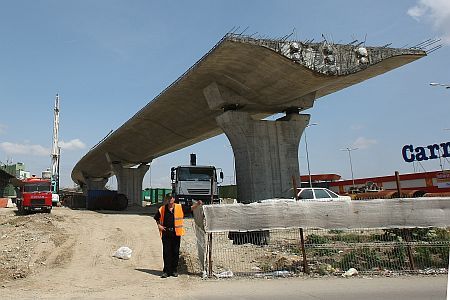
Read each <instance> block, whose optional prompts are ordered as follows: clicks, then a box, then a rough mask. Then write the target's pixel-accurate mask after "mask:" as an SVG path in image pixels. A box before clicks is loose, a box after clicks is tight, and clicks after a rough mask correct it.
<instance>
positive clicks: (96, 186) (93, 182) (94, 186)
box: [82, 177, 108, 196]
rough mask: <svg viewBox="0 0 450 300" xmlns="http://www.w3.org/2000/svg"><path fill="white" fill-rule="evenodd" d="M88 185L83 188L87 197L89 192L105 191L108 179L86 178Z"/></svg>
mask: <svg viewBox="0 0 450 300" xmlns="http://www.w3.org/2000/svg"><path fill="white" fill-rule="evenodd" d="M85 180H86V184H85V185H83V186H82V189H83V195H85V196H87V194H88V191H89V190H104V189H105V186H106V183H107V182H108V178H86V177H85Z"/></svg>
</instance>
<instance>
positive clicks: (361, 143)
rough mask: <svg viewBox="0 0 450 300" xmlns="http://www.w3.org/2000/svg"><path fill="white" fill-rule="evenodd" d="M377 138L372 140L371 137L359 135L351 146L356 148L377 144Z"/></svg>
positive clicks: (365, 147)
mask: <svg viewBox="0 0 450 300" xmlns="http://www.w3.org/2000/svg"><path fill="white" fill-rule="evenodd" d="M377 143H378V142H377V140H373V139H367V138H365V137H359V138H357V139H356V141H355V142H354V143H353V145H352V146H353V147H355V148H358V149H367V148H369V147H370V146H372V145H375V144H377Z"/></svg>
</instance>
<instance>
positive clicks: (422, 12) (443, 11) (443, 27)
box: [407, 0, 450, 45]
mask: <svg viewBox="0 0 450 300" xmlns="http://www.w3.org/2000/svg"><path fill="white" fill-rule="evenodd" d="M407 13H408V15H410V16H411V17H413V18H414V19H416V20H417V21H421V20H425V22H427V23H431V24H432V26H433V29H434V30H435V31H437V32H438V33H439V34H441V35H442V41H443V42H444V43H446V44H449V45H450V1H449V0H419V1H417V4H416V5H415V6H413V7H411V8H409V9H408V12H407Z"/></svg>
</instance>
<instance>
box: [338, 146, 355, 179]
mask: <svg viewBox="0 0 450 300" xmlns="http://www.w3.org/2000/svg"><path fill="white" fill-rule="evenodd" d="M353 150H358V148H350V147H347V148H345V149H341V151H348V159H349V160H350V171H351V172H352V184H353V186H355V178H354V177H353V164H352V156H351V154H350V152H352V151H353Z"/></svg>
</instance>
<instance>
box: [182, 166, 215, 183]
mask: <svg viewBox="0 0 450 300" xmlns="http://www.w3.org/2000/svg"><path fill="white" fill-rule="evenodd" d="M177 173H178V180H180V181H210V180H211V176H212V174H213V170H212V169H201V168H180V169H179V170H178V172H177Z"/></svg>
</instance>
